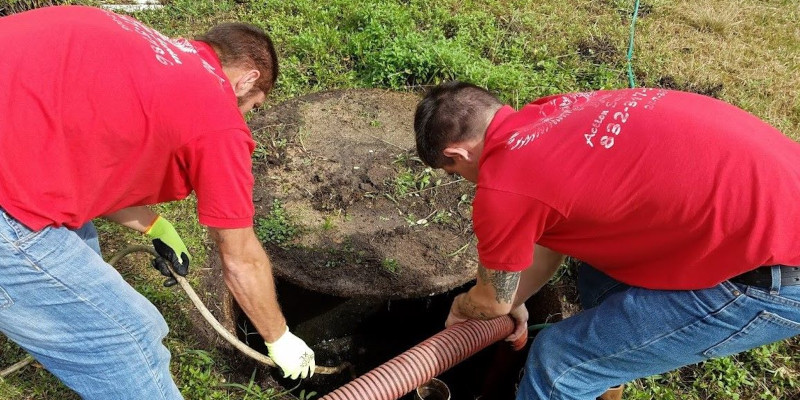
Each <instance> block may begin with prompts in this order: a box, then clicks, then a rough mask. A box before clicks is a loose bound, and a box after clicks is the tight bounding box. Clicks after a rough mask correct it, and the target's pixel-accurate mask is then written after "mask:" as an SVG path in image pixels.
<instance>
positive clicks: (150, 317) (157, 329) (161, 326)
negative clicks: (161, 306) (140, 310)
mask: <svg viewBox="0 0 800 400" xmlns="http://www.w3.org/2000/svg"><path fill="white" fill-rule="evenodd" d="M149 306H150V307H148V308H147V310H145V312H144V316H143V317H142V318H143V320H142V321H141V322H142V323H143V325H145V326H144V333H145V335H146V336H147V337H148V338H149V339H150V340H151V341H154V342H160V341H162V340H164V338H165V337H166V336H167V334H168V333H169V327H168V326H167V321H165V320H164V317H163V316H162V315H161V313H160V312H159V311H158V309H157V308H156V307H155V306H153V305H152V304H149Z"/></svg>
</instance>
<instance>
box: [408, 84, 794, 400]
mask: <svg viewBox="0 0 800 400" xmlns="http://www.w3.org/2000/svg"><path fill="white" fill-rule="evenodd" d="M414 127H415V131H416V141H417V150H418V153H419V156H420V158H421V159H422V160H423V161H424V162H425V163H426V164H428V165H430V166H432V167H436V168H443V169H444V170H445V171H447V172H448V173H457V174H460V175H461V176H463V177H464V178H466V179H468V180H470V181H472V182H474V183H476V184H477V190H476V194H475V199H474V202H473V224H474V230H475V234H476V236H477V238H478V254H479V259H480V266H479V268H478V274H477V283H476V285H475V286H474V287H472V288H471V289H470V290H469V291H468V292H467V293H465V294H462V295H459V296H458V297H457V298H456V299H455V300H454V302H453V306H452V309H451V312H450V315H449V316H448V319H447V322H446V324H447V325H450V324H453V323H458V322H461V321H464V320H465V319H469V318H479V319H488V318H494V317H497V316H499V315H504V314H510V315H511V316H512V317H514V318H515V320H516V321H517V328H516V330H515V332H514V333H513V334H512V335H511V336H510V337H509V338H508V340H511V341H513V340H515V339H517V338H518V337H520V336H521V335H522V334H523V333H524V332H525V331H526V329H527V327H526V322H527V310H526V309H525V305H524V302H525V300H527V299H528V298H529V297H530V296H531V295H532V294H533V293H535V292H536V291H537V290H539V289H540V288H541V287H542V286H543V285H544V284H545V283H546V282H547V281H548V279H549V278H550V277H551V276H552V275H553V273H554V272H555V270H556V269H557V268H558V266H559V264H560V262H561V260H562V258H563V255H570V256H574V257H576V258H578V259H580V260H582V261H583V262H584V263H583V264H582V265H581V266H580V267H579V271H578V272H579V276H578V287H579V291H580V293H581V301H582V304H583V306H584V311H583V312H581V313H579V314H578V315H576V316H574V317H571V318H568V319H566V320H564V321H562V322H559V323H557V324H555V325H554V326H552V327H549V328H546V329H544V330H543V331H542V332H541V333H539V334H538V335H537V337H536V340H535V341H534V343H533V344H532V347H531V351H530V355H529V359H528V362H527V364H526V373H525V377H524V378H523V380H522V382H521V383H520V388H519V391H518V394H517V398H518V399H594V398H595V397H597V396H599V395H600V394H602V393H603V392H604V391H605V390H606V389H607V388H609V387H612V386H616V385H619V384H622V383H624V382H626V381H630V380H632V379H635V378H638V377H643V376H648V375H654V374H658V373H662V372H665V371H669V370H672V369H675V368H678V367H680V366H683V365H687V364H691V363H696V362H699V361H702V360H705V359H708V358H711V357H719V356H724V355H728V354H734V353H737V352H741V351H744V350H747V349H750V348H753V347H756V346H760V345H763V344H766V343H770V342H774V341H777V340H781V339H784V338H788V337H792V336H794V335H797V334H800V268H797V267H796V266H800V229H798V228H797V222H798V221H800V206H798V205H797V202H796V199H798V198H800V163H798V160H800V145H798V144H797V143H795V142H793V141H791V140H790V139H788V138H787V137H785V136H784V135H783V134H781V132H779V131H778V130H776V129H775V128H773V127H771V126H769V125H768V124H766V123H764V122H763V121H761V120H759V119H758V118H756V117H755V116H753V115H751V114H748V113H747V112H745V111H743V110H740V109H738V108H736V107H734V106H732V105H729V104H726V103H723V102H721V101H718V100H715V99H712V98H708V97H704V96H700V95H696V94H691V93H684V92H677V91H669V90H663V89H625V90H611V91H595V92H588V93H571V94H562V95H555V96H550V97H546V98H543V99H539V100H536V101H534V102H533V103H531V104H528V105H526V106H525V107H523V108H522V109H521V110H519V111H515V110H513V109H512V108H511V107H509V106H504V105H503V104H502V103H501V102H500V101H499V100H498V99H497V98H496V97H494V96H493V95H491V94H490V93H489V92H488V91H486V90H484V89H481V88H478V87H476V86H474V85H470V84H467V83H461V82H450V83H446V84H443V85H440V86H438V87H436V88H434V89H433V90H431V91H430V92H429V93H428V94H427V95H426V97H425V98H424V99H423V100H422V102H420V104H419V105H418V108H417V112H416V116H415V121H414Z"/></svg>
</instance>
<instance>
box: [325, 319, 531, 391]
mask: <svg viewBox="0 0 800 400" xmlns="http://www.w3.org/2000/svg"><path fill="white" fill-rule="evenodd" d="M513 331H514V320H513V319H511V317H509V316H507V315H506V316H502V317H499V318H495V319H492V320H489V321H479V320H468V321H466V322H463V323H460V324H456V325H453V326H450V327H449V328H447V329H445V330H443V331H441V332H439V333H437V334H436V335H434V336H431V337H430V338H428V339H426V340H425V341H424V342H422V343H420V344H418V345H416V346H414V347H412V348H411V349H409V350H407V351H406V352H404V353H402V354H400V355H399V356H397V357H395V358H393V359H391V360H389V361H387V362H385V363H384V364H382V365H380V366H378V367H377V368H375V369H373V370H372V371H369V372H367V373H366V374H364V375H362V376H360V377H358V378H357V379H355V380H353V381H351V382H350V383H348V384H346V385H344V386H342V387H340V388H338V389H336V390H334V391H333V392H331V393H329V394H327V395H325V396H324V397H322V398H321V399H320V400H395V399H398V398H400V397H401V396H403V395H405V394H406V393H408V392H410V391H412V390H414V388H416V387H418V386H420V385H422V384H423V383H425V382H427V381H429V380H430V379H431V378H433V377H434V376H436V375H439V374H441V373H442V372H444V371H446V370H447V369H449V368H450V367H452V366H453V365H456V364H458V363H459V362H461V361H463V360H464V359H466V358H468V357H470V356H472V355H473V354H475V353H477V352H478V351H480V350H481V349H483V348H485V347H487V346H489V345H490V344H492V343H494V342H497V341H498V340H501V339H503V338H505V337H507V336H508V335H510V334H511V333H512V332H513ZM526 341H527V335H525V336H524V337H522V338H520V340H518V341H517V343H515V344H516V345H517V346H515V347H517V348H519V347H520V346H519V344H522V345H524V344H525V342H526Z"/></svg>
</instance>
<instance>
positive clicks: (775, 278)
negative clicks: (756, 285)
mask: <svg viewBox="0 0 800 400" xmlns="http://www.w3.org/2000/svg"><path fill="white" fill-rule="evenodd" d="M770 272H771V273H772V284H771V285H770V287H769V293H770V294H772V295H777V294H780V292H781V266H780V265H773V266H772V268H770Z"/></svg>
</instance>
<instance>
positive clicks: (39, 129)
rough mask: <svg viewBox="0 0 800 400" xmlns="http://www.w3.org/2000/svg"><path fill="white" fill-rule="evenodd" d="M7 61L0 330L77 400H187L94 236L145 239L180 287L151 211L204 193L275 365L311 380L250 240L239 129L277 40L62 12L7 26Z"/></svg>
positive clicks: (229, 280)
mask: <svg viewBox="0 0 800 400" xmlns="http://www.w3.org/2000/svg"><path fill="white" fill-rule="evenodd" d="M0 48H2V49H3V55H2V57H0V88H2V90H0V216H2V218H0V332H2V333H3V334H5V335H6V336H8V337H9V338H10V339H11V340H13V341H15V342H16V343H18V344H20V346H22V347H23V348H25V350H27V351H28V352H30V353H31V354H32V355H34V356H35V357H36V358H37V360H38V361H39V362H41V363H42V364H43V365H44V366H45V367H46V368H48V369H49V370H50V371H52V372H53V373H54V374H55V375H56V376H58V377H59V378H60V379H61V380H62V381H63V382H64V383H66V384H67V385H68V386H69V387H71V388H72V389H73V390H75V391H76V392H78V393H79V394H80V395H81V396H82V397H83V398H87V399H145V398H147V399H154V398H159V399H175V398H180V397H181V396H180V393H179V392H178V390H177V388H176V387H175V383H174V382H173V380H172V377H171V376H170V372H169V353H168V351H167V350H166V348H165V347H164V346H163V344H162V339H163V338H164V336H165V335H166V333H167V327H166V324H165V322H164V320H163V318H162V317H161V315H160V314H159V313H158V311H157V310H156V309H155V307H153V305H152V304H150V303H149V302H148V301H147V300H146V299H144V298H143V297H142V296H141V295H139V294H138V293H136V292H135V291H134V290H133V289H132V288H131V287H130V286H129V285H127V284H126V283H125V282H124V281H123V280H122V279H121V277H120V276H119V274H118V273H116V271H114V270H113V268H111V267H110V266H109V265H108V264H106V263H105V262H103V260H102V258H101V257H100V255H99V252H100V249H99V246H98V245H97V236H96V231H95V230H94V228H93V227H92V225H91V220H92V219H93V218H96V217H105V218H108V219H110V220H113V221H116V222H119V223H121V224H123V225H125V226H127V227H130V228H133V229H135V230H137V231H140V232H143V233H146V234H147V235H148V236H149V237H150V238H152V239H153V243H154V246H155V247H156V250H157V251H158V252H159V254H161V255H162V256H163V257H164V258H166V259H167V260H169V261H171V262H172V263H173V266H174V268H175V269H176V271H177V272H178V273H180V274H186V272H187V270H188V265H189V253H188V251H187V249H186V246H185V245H184V244H183V242H182V240H181V239H180V236H178V234H177V233H176V232H175V230H174V228H173V227H172V225H171V224H170V223H169V222H167V221H166V220H165V219H163V218H161V217H158V216H157V215H156V214H155V213H154V212H153V211H151V210H150V209H149V208H147V207H146V206H147V205H150V204H155V203H160V202H165V201H173V200H179V199H183V198H185V197H187V196H188V195H189V194H190V193H192V192H195V194H196V196H197V212H198V217H199V220H200V223H202V224H203V225H205V226H207V227H208V228H209V232H210V235H211V237H212V238H213V239H214V240H215V241H216V243H217V245H218V248H219V251H220V256H221V259H222V262H223V278H224V279H225V282H226V284H227V285H228V287H229V289H230V290H231V292H232V294H233V295H234V297H235V298H236V300H237V302H238V303H239V305H240V306H241V307H242V309H243V310H244V312H245V313H246V314H247V315H248V317H249V318H250V320H251V321H252V322H253V323H254V325H255V326H256V328H257V330H258V332H259V333H260V334H261V335H262V337H263V338H264V339H265V340H266V342H267V347H268V349H269V352H270V357H272V358H273V360H274V361H275V362H276V363H277V364H278V365H279V366H280V367H281V368H282V369H283V371H284V373H285V374H286V375H287V376H291V377H292V378H297V377H303V378H305V377H306V376H308V375H310V374H312V373H313V369H314V353H313V351H312V350H311V349H310V348H309V347H308V346H307V345H306V344H305V343H304V342H303V341H302V340H301V339H299V338H297V337H296V336H294V335H292V334H291V333H290V332H289V330H288V327H287V326H286V320H285V319H284V317H283V315H282V313H281V311H280V308H279V305H278V302H277V299H276V296H275V291H274V282H273V278H272V274H271V267H270V262H269V259H268V258H267V255H266V253H265V252H264V250H263V247H262V245H261V243H260V242H259V240H258V239H257V238H256V236H255V234H254V231H253V227H252V225H253V215H254V207H253V202H252V189H253V181H254V180H253V176H252V172H251V159H250V157H251V153H252V151H253V149H254V142H253V140H252V138H251V134H250V131H249V129H248V127H247V125H246V124H245V121H244V119H243V113H246V112H248V111H249V110H251V109H252V108H253V107H256V106H258V105H259V104H260V103H262V102H263V101H264V99H265V97H266V95H267V94H268V93H269V91H270V90H271V89H272V87H273V85H274V83H275V80H276V77H277V72H278V64H277V58H276V55H275V50H274V48H273V47H272V43H271V41H270V39H269V37H268V36H267V35H266V34H265V33H264V32H263V31H261V30H260V29H258V28H255V27H253V26H250V25H245V24H237V23H228V24H222V25H219V26H217V27H214V28H213V29H211V30H210V31H209V32H208V33H206V34H205V35H204V36H202V37H201V38H200V39H199V40H197V41H192V40H184V39H170V38H168V37H166V36H164V35H162V34H160V33H158V32H156V31H155V30H153V29H151V28H148V27H147V26H145V25H144V24H142V23H141V22H139V21H136V20H135V19H133V18H130V17H127V16H123V15H118V14H114V13H112V12H109V11H105V10H101V9H97V8H90V7H50V8H43V9H38V10H34V11H30V12H26V13H21V14H16V15H12V16H9V17H5V18H2V19H0ZM162 269H163V268H162ZM162 272H168V271H166V270H164V271H162Z"/></svg>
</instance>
